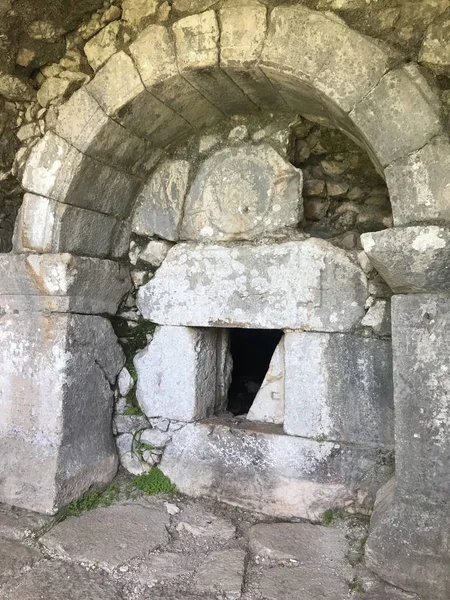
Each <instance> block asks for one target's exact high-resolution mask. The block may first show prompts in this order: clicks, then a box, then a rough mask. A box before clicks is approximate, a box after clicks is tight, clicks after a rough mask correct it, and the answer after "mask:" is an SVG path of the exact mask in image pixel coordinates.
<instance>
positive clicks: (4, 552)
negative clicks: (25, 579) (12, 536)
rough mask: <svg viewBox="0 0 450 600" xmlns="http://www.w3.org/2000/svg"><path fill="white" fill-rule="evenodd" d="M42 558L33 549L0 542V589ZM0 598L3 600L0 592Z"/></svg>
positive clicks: (9, 542)
mask: <svg viewBox="0 0 450 600" xmlns="http://www.w3.org/2000/svg"><path fill="white" fill-rule="evenodd" d="M40 558H42V556H41V554H40V553H39V552H38V551H37V550H34V549H33V548H28V547H27V546H22V545H21V544H18V543H17V542H11V541H9V540H1V542H0V588H1V587H2V586H3V585H5V584H7V583H8V582H11V581H12V580H13V579H14V578H16V577H19V576H20V575H21V573H23V572H24V571H25V570H26V569H29V568H30V567H31V566H32V565H33V564H34V563H35V562H37V561H38V560H39V559H40ZM0 597H1V598H3V596H2V595H1V592H0Z"/></svg>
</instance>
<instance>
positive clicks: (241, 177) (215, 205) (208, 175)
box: [181, 144, 303, 242]
mask: <svg viewBox="0 0 450 600" xmlns="http://www.w3.org/2000/svg"><path fill="white" fill-rule="evenodd" d="M301 190H302V173H301V171H300V170H299V169H296V168H294V167H293V166H292V165H291V164H290V163H289V162H287V161H286V160H284V159H283V158H282V157H281V156H280V155H279V154H278V153H277V152H275V150H274V149H273V148H271V147H270V146H268V145H266V144H263V145H261V146H253V145H251V144H247V145H245V144H244V145H241V146H238V147H235V148H225V149H223V150H219V151H218V152H216V153H215V154H213V156H211V158H209V159H208V160H206V161H205V162H204V163H203V165H202V166H201V168H200V170H199V172H198V174H197V176H196V178H195V180H194V182H193V184H192V186H191V189H190V191H189V194H188V196H187V198H186V206H185V211H184V218H183V223H182V229H181V238H182V239H184V240H195V241H203V242H215V241H223V242H225V241H233V240H251V239H254V238H255V237H257V236H258V235H261V234H263V233H264V234H268V233H270V232H273V231H277V230H278V229H282V228H283V227H294V226H295V225H297V223H298V222H299V221H301V219H302V216H303V204H302V198H301Z"/></svg>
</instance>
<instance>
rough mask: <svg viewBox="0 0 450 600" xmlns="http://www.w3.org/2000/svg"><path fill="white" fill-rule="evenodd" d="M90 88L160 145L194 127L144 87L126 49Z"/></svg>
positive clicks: (120, 117)
mask: <svg viewBox="0 0 450 600" xmlns="http://www.w3.org/2000/svg"><path fill="white" fill-rule="evenodd" d="M86 89H87V91H88V92H89V93H90V94H91V95H92V96H93V97H94V98H95V100H97V102H98V103H99V104H100V106H101V107H102V109H103V110H104V111H105V113H106V114H107V115H108V116H110V117H112V118H113V119H115V120H117V121H119V123H121V125H123V126H124V127H125V129H128V130H129V131H131V132H133V133H134V134H135V135H137V136H138V137H142V138H145V139H148V140H149V141H150V142H151V143H152V144H155V145H156V146H161V145H162V146H165V145H166V144H170V143H171V142H173V141H175V140H176V139H178V138H179V137H182V136H183V135H184V134H186V133H187V132H188V131H189V130H190V126H189V124H188V123H187V121H185V120H184V119H183V118H182V117H180V116H179V115H177V114H176V113H174V112H173V111H172V110H170V108H168V107H167V106H165V105H164V104H163V103H162V102H161V101H160V100H158V99H157V98H156V97H155V96H153V95H152V94H150V93H149V92H148V91H147V90H146V89H145V88H144V85H143V83H142V81H141V78H140V76H139V72H138V71H137V69H136V67H135V66H134V63H133V61H132V59H131V58H130V57H129V56H128V55H127V54H125V52H123V51H121V52H117V54H114V56H112V57H111V58H110V59H109V61H108V62H107V63H106V65H105V66H104V67H102V68H101V69H100V71H98V73H97V74H96V76H95V77H94V79H93V80H92V81H91V82H90V83H89V84H88V85H87V86H86Z"/></svg>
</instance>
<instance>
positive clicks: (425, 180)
mask: <svg viewBox="0 0 450 600" xmlns="http://www.w3.org/2000/svg"><path fill="white" fill-rule="evenodd" d="M385 175H386V182H387V184H388V187H389V197H390V201H391V205H392V215H393V218H394V224H395V225H397V226H401V225H407V224H408V223H414V222H420V221H427V220H444V221H450V144H449V140H448V136H447V135H442V136H437V137H436V138H435V139H433V140H432V141H431V142H430V143H429V144H426V145H425V146H424V147H423V148H421V149H420V150H418V151H417V152H414V153H413V154H410V155H408V156H406V157H405V158H401V159H399V160H397V161H395V162H393V163H392V164H391V165H389V166H388V167H387V168H386V169H385Z"/></svg>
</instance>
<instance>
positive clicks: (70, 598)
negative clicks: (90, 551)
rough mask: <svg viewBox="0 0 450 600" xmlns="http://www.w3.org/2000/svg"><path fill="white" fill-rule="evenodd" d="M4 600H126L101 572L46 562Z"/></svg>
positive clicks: (25, 578)
mask: <svg viewBox="0 0 450 600" xmlns="http://www.w3.org/2000/svg"><path fill="white" fill-rule="evenodd" d="M3 598H4V600H36V599H37V598H39V599H41V598H45V600H61V599H62V598H64V600H100V599H101V600H124V596H123V595H122V593H121V591H120V589H119V588H118V587H117V586H116V585H115V584H114V583H113V582H111V581H110V580H108V578H107V577H105V576H104V575H102V574H100V573H95V572H92V571H86V569H83V568H82V567H79V566H77V565H69V564H67V563H61V562H56V561H45V562H42V563H41V564H40V565H38V566H36V567H35V568H34V569H32V570H31V571H29V572H28V573H26V575H23V576H22V578H21V580H20V583H19V584H18V585H17V586H15V587H13V588H12V589H11V590H5V592H4V595H3Z"/></svg>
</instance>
